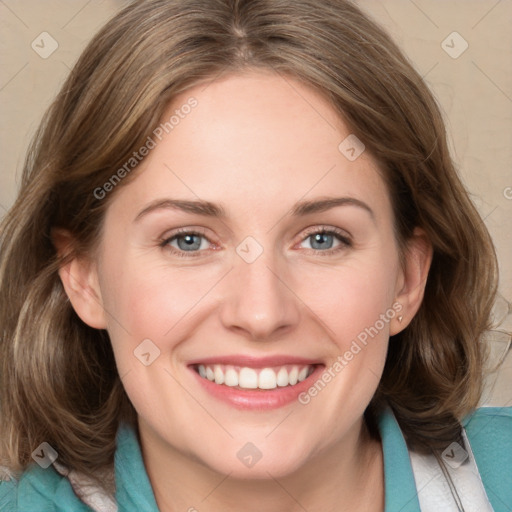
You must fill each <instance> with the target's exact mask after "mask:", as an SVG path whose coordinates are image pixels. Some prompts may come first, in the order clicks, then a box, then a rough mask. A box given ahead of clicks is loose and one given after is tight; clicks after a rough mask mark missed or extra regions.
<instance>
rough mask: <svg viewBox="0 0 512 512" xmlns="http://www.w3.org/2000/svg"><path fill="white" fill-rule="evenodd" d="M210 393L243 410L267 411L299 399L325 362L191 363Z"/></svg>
mask: <svg viewBox="0 0 512 512" xmlns="http://www.w3.org/2000/svg"><path fill="white" fill-rule="evenodd" d="M188 367H189V369H190V370H191V371H192V373H193V374H194V376H195V378H196V379H197V381H198V382H199V384H200V386H201V388H202V389H203V390H205V391H206V392H207V393H208V394H209V395H210V396H212V397H213V398H215V399H217V400H221V401H223V402H224V403H228V404H230V405H231V406H234V407H236V408H239V409H246V410H247V409H250V410H267V409H275V408H277V407H282V406H285V405H288V404H291V403H293V402H298V396H299V394H300V393H302V392H304V391H306V390H307V389H308V388H309V387H310V386H311V385H312V384H313V382H314V381H315V380H316V379H317V378H318V377H319V376H320V374H321V373H322V372H323V370H324V369H325V364H323V363H320V362H318V361H311V360H305V359H294V360H291V359H290V358H289V357H288V358H285V357H272V358H264V359H254V358H250V357H242V356H240V357H227V358H216V359H209V360H202V361H195V362H193V363H191V364H189V365H188Z"/></svg>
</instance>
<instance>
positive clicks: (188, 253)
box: [160, 227, 352, 258]
mask: <svg viewBox="0 0 512 512" xmlns="http://www.w3.org/2000/svg"><path fill="white" fill-rule="evenodd" d="M309 239H311V243H310V247H309V248H308V247H306V249H309V250H312V251H314V252H316V253H318V254H322V256H324V255H330V254H333V253H337V252H339V251H342V250H344V249H347V248H348V247H351V246H352V242H351V240H350V238H349V237H348V236H347V234H346V233H345V232H344V231H341V230H337V229H334V228H325V227H316V228H313V229H310V230H309V232H307V233H306V236H305V237H303V239H302V240H303V241H302V243H304V241H306V240H309ZM335 240H338V245H336V246H334V247H333V244H334V242H335ZM209 244H211V242H210V240H209V239H208V238H207V237H206V236H205V235H204V233H201V232H199V231H195V230H187V229H181V230H179V231H177V232H175V233H174V234H173V235H172V236H170V237H168V238H166V239H165V240H162V242H161V243H160V246H161V247H163V248H168V249H169V250H170V251H171V252H172V254H175V255H176V256H180V257H185V258H187V257H196V256H201V254H202V252H203V251H204V250H206V249H207V248H208V245H209Z"/></svg>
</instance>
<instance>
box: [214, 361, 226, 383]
mask: <svg viewBox="0 0 512 512" xmlns="http://www.w3.org/2000/svg"><path fill="white" fill-rule="evenodd" d="M213 374H214V375H215V384H224V372H223V371H222V368H221V367H220V366H219V365H218V364H216V365H215V366H214V367H213Z"/></svg>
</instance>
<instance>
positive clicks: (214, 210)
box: [135, 197, 375, 222]
mask: <svg viewBox="0 0 512 512" xmlns="http://www.w3.org/2000/svg"><path fill="white" fill-rule="evenodd" d="M337 206H357V207H359V208H361V209H363V210H365V211H366V212H368V214H369V215H370V217H371V218H372V220H374V221H375V214H374V212H373V210H372V209H371V208H370V207H369V206H368V205H367V204H366V203H365V202H363V201H361V200H359V199H356V198H355V197H327V198H322V199H314V200H310V201H300V202H298V203H296V204H295V205H294V206H293V207H292V210H291V215H292V216H293V217H303V216H306V215H309V214H312V213H319V212H325V211H327V210H330V209H332V208H335V207H337ZM156 210H181V211H184V212H187V213H194V214H197V215H203V216H205V217H214V218H220V219H226V218H227V217H228V215H227V213H226V210H225V209H224V208H223V207H222V206H220V205H218V204H215V203H212V202H210V201H191V200H184V199H157V200H155V201H153V202H151V203H150V204H149V205H148V206H146V207H145V208H144V209H143V210H141V211H140V212H139V213H138V214H137V216H136V217H135V222H137V221H139V220H140V219H141V218H142V217H144V216H146V215H148V214H149V213H151V212H154V211H156Z"/></svg>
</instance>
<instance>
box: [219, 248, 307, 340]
mask: <svg viewBox="0 0 512 512" xmlns="http://www.w3.org/2000/svg"><path fill="white" fill-rule="evenodd" d="M287 276H288V272H287V271H286V262H285V261H279V262H278V261H277V258H271V257H270V256H268V255H267V253H266V252H264V253H263V254H262V255H261V256H260V257H259V258H257V259H256V260H255V261H253V262H252V263H247V262H246V261H244V260H243V259H242V258H239V257H238V256H236V257H235V260H234V268H233V270H232V271H231V272H230V273H229V275H228V279H227V280H226V282H225V283H224V286H225V290H226V292H225V295H224V297H225V300H224V301H223V305H222V308H221V321H222V323H223V325H224V326H225V327H226V328H227V329H230V330H237V331H240V332H243V333H244V335H245V336H246V337H247V338H248V339H250V340H253V341H270V340H272V339H275V338H276V337H277V336H282V335H283V333H284V331H288V330H291V329H293V327H294V326H296V325H297V324H298V322H299V318H300V309H299V305H300V300H299V299H298V297H297V296H296V295H295V294H294V292H293V289H292V286H290V284H291V283H288V282H287Z"/></svg>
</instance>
